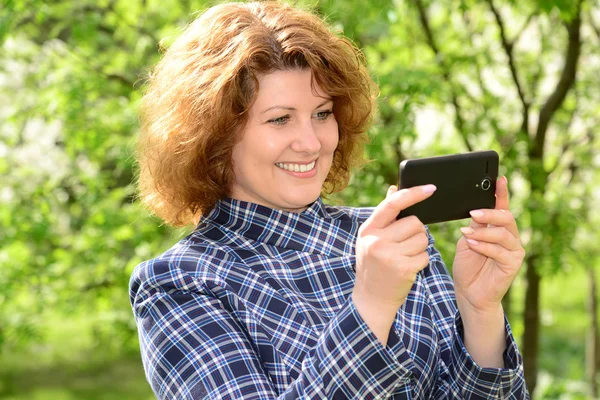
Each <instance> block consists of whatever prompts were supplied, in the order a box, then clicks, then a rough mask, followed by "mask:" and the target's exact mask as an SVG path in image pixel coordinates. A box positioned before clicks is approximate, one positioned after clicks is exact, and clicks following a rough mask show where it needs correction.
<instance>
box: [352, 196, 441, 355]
mask: <svg viewBox="0 0 600 400" xmlns="http://www.w3.org/2000/svg"><path fill="white" fill-rule="evenodd" d="M435 189H436V188H435V186H433V185H425V186H415V187H412V188H410V189H402V190H400V191H397V189H396V188H395V186H392V187H390V189H389V190H388V194H387V197H386V198H385V200H383V201H382V202H381V203H380V204H379V205H378V206H377V207H376V208H375V210H374V211H373V214H372V215H371V216H370V217H369V219H367V220H366V221H365V222H364V223H363V224H362V225H361V227H360V228H359V230H358V237H357V240H356V282H355V284H354V289H353V292H352V297H353V300H354V302H355V304H356V307H357V310H358V312H359V313H360V314H361V316H362V317H363V319H365V322H366V323H367V325H369V327H370V328H371V329H372V330H373V331H374V332H375V334H376V335H377V337H378V338H379V339H380V341H382V343H384V344H385V343H386V342H387V335H388V332H389V329H390V327H391V324H392V322H393V320H394V318H395V316H396V312H397V311H398V308H400V306H401V305H402V304H403V303H404V301H405V300H406V297H407V296H408V292H409V291H410V289H411V288H412V286H413V284H414V282H415V279H416V277H417V273H419V271H421V270H422V269H423V268H425V267H426V266H427V265H428V264H429V255H428V253H427V251H426V250H427V246H428V244H429V240H428V237H427V232H426V231H425V225H423V223H422V222H421V221H420V220H419V219H418V218H417V217H415V216H409V217H405V218H401V219H399V220H396V216H397V215H398V213H400V211H401V210H404V209H406V208H408V207H410V206H412V205H413V204H416V203H419V202H421V201H423V200H425V199H427V198H428V197H430V196H431V195H432V194H433V193H434V192H435Z"/></svg>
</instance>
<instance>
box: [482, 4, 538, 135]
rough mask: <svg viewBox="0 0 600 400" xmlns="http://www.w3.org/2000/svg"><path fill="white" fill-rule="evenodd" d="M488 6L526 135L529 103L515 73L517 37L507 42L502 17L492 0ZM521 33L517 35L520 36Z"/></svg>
mask: <svg viewBox="0 0 600 400" xmlns="http://www.w3.org/2000/svg"><path fill="white" fill-rule="evenodd" d="M487 2H488V4H489V5H490V9H491V10H492V13H493V14H494V17H495V18H496V23H497V24H498V29H499V30H500V40H501V42H502V48H503V49H504V52H505V53H506V56H507V57H508V67H509V69H510V74H511V75H512V78H513V81H514V83H515V86H516V87H517V93H518V94H519V99H520V100H521V104H522V105H523V117H522V118H523V120H522V122H521V131H522V132H525V133H528V132H529V108H530V107H531V102H530V101H529V100H527V99H526V97H525V92H524V91H523V85H522V84H521V79H520V78H519V74H518V72H517V65H516V62H515V56H514V53H513V50H514V44H515V41H516V40H518V36H517V37H516V38H515V39H514V40H512V41H511V40H509V39H508V38H507V36H506V30H505V28H504V21H503V20H502V15H500V12H499V11H498V10H497V9H496V7H495V6H494V2H493V0H487ZM531 18H533V15H531V16H530V17H529V18H528V21H527V23H526V24H525V27H526V26H527V25H528V24H529V21H530V20H531ZM520 34H521V33H519V35H520Z"/></svg>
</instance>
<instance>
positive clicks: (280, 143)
mask: <svg viewBox="0 0 600 400" xmlns="http://www.w3.org/2000/svg"><path fill="white" fill-rule="evenodd" d="M258 82H259V91H258V97H257V99H256V102H255V103H254V104H253V105H252V107H251V108H250V110H249V115H248V122H247V124H246V126H245V128H244V129H243V131H242V139H241V141H240V142H239V143H238V144H236V145H235V147H234V148H233V171H234V174H235V182H234V184H233V187H232V190H231V197H233V198H234V199H238V200H243V201H248V202H252V203H257V204H261V205H263V206H267V207H271V208H276V209H280V210H286V211H293V212H301V211H303V210H305V209H306V208H307V206H308V205H310V204H311V203H312V202H314V201H315V200H316V199H317V197H319V195H320V193H321V188H322V186H323V182H324V181H325V178H326V177H327V174H328V173H329V169H330V168H331V163H332V160H333V152H334V151H335V149H336V147H337V144H338V125H337V122H336V120H335V117H334V115H333V112H332V111H333V102H332V100H331V98H330V97H329V96H327V95H326V94H325V93H323V92H322V91H321V90H320V88H319V87H318V86H316V85H315V89H316V92H317V93H316V94H315V93H313V90H312V88H311V71H310V70H309V69H303V70H288V71H276V72H273V73H271V74H268V75H263V76H261V77H259V79H258Z"/></svg>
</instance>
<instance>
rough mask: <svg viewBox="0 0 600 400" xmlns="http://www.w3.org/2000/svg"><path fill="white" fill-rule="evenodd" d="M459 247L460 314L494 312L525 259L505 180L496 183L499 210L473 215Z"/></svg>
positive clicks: (456, 278) (456, 273)
mask: <svg viewBox="0 0 600 400" xmlns="http://www.w3.org/2000/svg"><path fill="white" fill-rule="evenodd" d="M471 217H472V219H471V223H470V226H469V227H468V228H461V231H462V232H463V237H462V238H460V240H459V241H458V243H457V245H456V256H455V257H454V264H453V275H454V284H455V291H456V299H457V302H458V305H459V308H460V309H461V313H463V312H465V311H467V309H465V308H468V311H473V312H475V313H476V314H482V313H483V314H485V313H486V312H488V311H489V312H491V313H493V312H495V311H497V310H498V308H499V307H501V303H500V302H501V301H502V298H503V297H504V295H505V294H506V292H507V291H508V288H509V287H510V285H511V284H512V282H513V280H514V279H515V276H516V275H517V273H518V272H519V269H520V268H521V264H522V263H523V259H524V258H525V250H524V249H523V246H522V245H521V239H520V237H519V230H518V228H517V223H516V221H515V218H514V217H513V215H512V213H511V212H510V211H509V201H508V182H507V180H506V177H502V178H500V179H498V181H497V182H496V208H495V209H484V210H476V211H472V212H471Z"/></svg>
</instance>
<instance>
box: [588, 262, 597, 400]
mask: <svg viewBox="0 0 600 400" xmlns="http://www.w3.org/2000/svg"><path fill="white" fill-rule="evenodd" d="M587 270H588V276H589V280H590V297H589V305H588V311H589V313H590V321H591V323H590V331H589V334H588V342H587V346H586V347H587V349H586V352H585V353H586V356H587V358H588V359H587V367H588V371H587V372H588V379H589V382H590V393H591V394H592V398H593V399H597V398H598V360H599V359H600V357H599V354H600V351H598V298H597V296H596V286H597V285H596V273H595V271H594V267H593V265H590V266H589V267H588V269H587Z"/></svg>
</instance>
